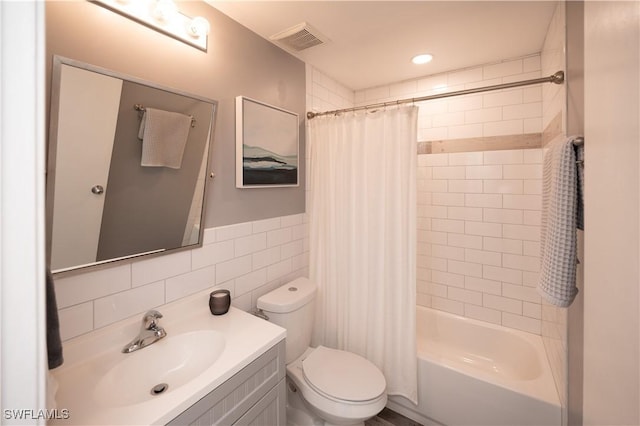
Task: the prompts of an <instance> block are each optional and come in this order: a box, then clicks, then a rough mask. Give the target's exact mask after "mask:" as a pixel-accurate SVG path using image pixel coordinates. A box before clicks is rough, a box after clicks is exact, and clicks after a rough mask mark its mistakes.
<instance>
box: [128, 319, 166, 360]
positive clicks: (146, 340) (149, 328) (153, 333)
mask: <svg viewBox="0 0 640 426" xmlns="http://www.w3.org/2000/svg"><path fill="white" fill-rule="evenodd" d="M160 318H162V314H161V313H160V312H158V311H154V310H151V311H148V312H147V313H146V314H144V317H142V328H141V329H140V333H139V334H138V335H137V336H136V338H135V339H133V340H132V341H131V342H129V343H128V344H127V345H126V346H125V347H124V348H122V352H123V353H125V354H128V353H131V352H134V351H137V350H138V349H142V348H144V347H146V346H149V345H151V344H153V343H155V342H157V341H158V340H160V339H162V338H163V337H165V336H166V335H167V332H166V331H164V328H162V327H160V326H159V325H158V320H159V319H160Z"/></svg>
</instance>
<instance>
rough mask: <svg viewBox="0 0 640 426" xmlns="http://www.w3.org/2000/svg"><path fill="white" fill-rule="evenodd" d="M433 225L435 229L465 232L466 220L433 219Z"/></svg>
mask: <svg viewBox="0 0 640 426" xmlns="http://www.w3.org/2000/svg"><path fill="white" fill-rule="evenodd" d="M431 227H432V229H433V230H434V231H440V232H455V233H458V234H463V233H464V221H462V220H449V219H432V220H431Z"/></svg>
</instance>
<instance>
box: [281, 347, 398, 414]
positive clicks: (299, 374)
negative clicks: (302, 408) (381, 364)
mask: <svg viewBox="0 0 640 426" xmlns="http://www.w3.org/2000/svg"><path fill="white" fill-rule="evenodd" d="M287 377H288V378H289V379H290V381H291V384H293V385H294V386H295V389H296V390H297V391H298V392H300V393H301V397H302V398H303V400H304V402H305V403H306V404H308V406H309V408H310V409H311V410H312V411H313V412H315V413H316V414H317V415H318V416H319V417H320V418H322V419H324V420H325V421H326V422H328V424H335V425H355V424H361V423H362V422H364V421H365V420H366V419H368V418H371V417H373V416H374V415H376V414H377V413H379V412H380V411H381V410H382V409H383V408H384V406H385V405H386V404H387V394H386V392H385V389H386V381H385V379H384V376H383V375H382V373H381V372H380V370H378V368H377V367H376V366H375V365H373V364H372V363H371V362H369V361H368V360H366V359H365V358H363V357H360V356H358V355H355V354H353V353H350V352H345V351H339V350H335V349H329V348H325V347H323V346H319V347H317V348H309V349H308V350H306V351H305V352H304V354H303V355H302V356H301V357H299V358H298V359H296V360H295V361H293V362H291V363H289V364H288V365H287ZM291 384H290V385H291ZM325 424H327V423H325Z"/></svg>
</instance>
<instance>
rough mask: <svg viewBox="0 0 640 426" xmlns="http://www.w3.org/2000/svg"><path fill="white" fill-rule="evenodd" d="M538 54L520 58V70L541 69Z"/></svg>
mask: <svg viewBox="0 0 640 426" xmlns="http://www.w3.org/2000/svg"><path fill="white" fill-rule="evenodd" d="M541 66H542V65H541V64H540V55H535V56H530V57H528V58H524V59H522V72H531V71H539V70H540V69H541Z"/></svg>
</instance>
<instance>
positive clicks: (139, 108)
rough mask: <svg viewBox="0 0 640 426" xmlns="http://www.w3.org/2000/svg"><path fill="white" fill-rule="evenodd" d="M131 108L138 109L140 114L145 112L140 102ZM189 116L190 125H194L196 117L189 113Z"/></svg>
mask: <svg viewBox="0 0 640 426" xmlns="http://www.w3.org/2000/svg"><path fill="white" fill-rule="evenodd" d="M133 109H135V110H136V111H139V112H140V114H142V113H143V112H145V107H144V105H142V104H135V105H134V106H133ZM189 117H191V127H196V119H195V118H194V117H193V115H190V116H189Z"/></svg>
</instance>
